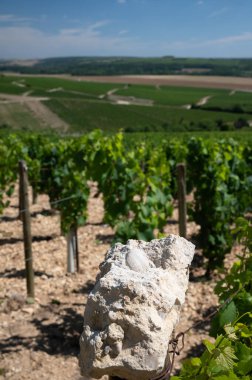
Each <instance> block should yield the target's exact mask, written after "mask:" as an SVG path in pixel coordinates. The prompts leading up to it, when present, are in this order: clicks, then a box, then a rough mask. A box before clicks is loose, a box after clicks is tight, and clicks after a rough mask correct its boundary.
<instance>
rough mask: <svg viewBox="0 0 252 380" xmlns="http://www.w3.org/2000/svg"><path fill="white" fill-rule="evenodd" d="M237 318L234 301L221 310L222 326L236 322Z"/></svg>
mask: <svg viewBox="0 0 252 380" xmlns="http://www.w3.org/2000/svg"><path fill="white" fill-rule="evenodd" d="M236 318H237V309H236V306H235V303H234V301H232V302H230V303H229V304H228V305H227V306H225V308H224V309H223V310H221V311H220V320H219V321H220V327H224V325H227V324H229V323H232V322H234V321H235V320H236Z"/></svg>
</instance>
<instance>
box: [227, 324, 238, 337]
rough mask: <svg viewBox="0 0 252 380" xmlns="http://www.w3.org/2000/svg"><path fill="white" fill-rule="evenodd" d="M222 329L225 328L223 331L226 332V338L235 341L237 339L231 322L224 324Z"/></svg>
mask: <svg viewBox="0 0 252 380" xmlns="http://www.w3.org/2000/svg"><path fill="white" fill-rule="evenodd" d="M224 330H225V333H226V334H227V337H228V339H230V340H232V341H235V340H237V339H238V338H237V336H236V333H235V328H234V326H232V325H231V323H229V324H228V325H226V326H224Z"/></svg>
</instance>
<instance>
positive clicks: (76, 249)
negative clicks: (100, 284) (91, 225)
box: [75, 227, 80, 272]
mask: <svg viewBox="0 0 252 380" xmlns="http://www.w3.org/2000/svg"><path fill="white" fill-rule="evenodd" d="M75 258H76V270H77V272H79V271H80V260H79V244H78V228H77V227H75Z"/></svg>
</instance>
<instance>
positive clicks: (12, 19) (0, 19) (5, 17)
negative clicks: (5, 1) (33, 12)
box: [0, 14, 32, 23]
mask: <svg viewBox="0 0 252 380" xmlns="http://www.w3.org/2000/svg"><path fill="white" fill-rule="evenodd" d="M31 20H32V18H29V17H20V16H16V15H13V14H0V23H4V22H8V23H19V22H26V21H31Z"/></svg>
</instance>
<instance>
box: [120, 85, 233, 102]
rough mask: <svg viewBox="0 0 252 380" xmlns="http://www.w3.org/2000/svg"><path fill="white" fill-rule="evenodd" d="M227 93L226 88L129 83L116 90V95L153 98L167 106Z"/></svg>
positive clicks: (221, 95) (222, 95)
mask: <svg viewBox="0 0 252 380" xmlns="http://www.w3.org/2000/svg"><path fill="white" fill-rule="evenodd" d="M227 94H228V91H226V90H214V89H207V88H205V89H204V88H190V87H173V86H144V85H130V86H128V87H127V86H126V87H124V88H123V89H121V90H119V91H117V92H116V95H123V96H133V97H136V98H143V99H150V100H153V101H154V102H155V103H156V104H160V105H169V106H183V105H185V104H195V103H197V102H199V100H200V99H202V98H203V97H205V96H216V95H217V96H219V97H224V96H226V95H227Z"/></svg>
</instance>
